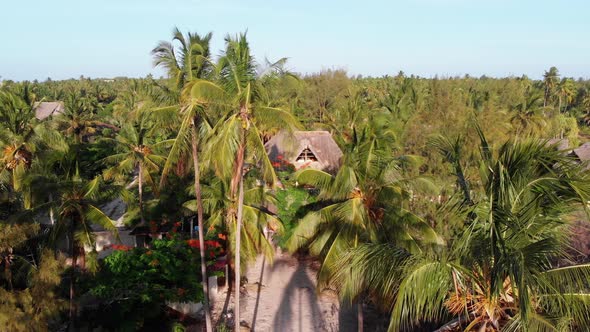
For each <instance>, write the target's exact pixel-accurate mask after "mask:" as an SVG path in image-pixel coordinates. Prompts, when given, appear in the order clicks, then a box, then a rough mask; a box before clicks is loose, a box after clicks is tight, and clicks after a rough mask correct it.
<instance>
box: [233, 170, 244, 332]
mask: <svg viewBox="0 0 590 332" xmlns="http://www.w3.org/2000/svg"><path fill="white" fill-rule="evenodd" d="M240 174H241V176H240V187H239V194H238V218H237V219H238V220H237V225H236V258H235V266H236V268H235V271H234V274H235V279H236V280H235V283H236V287H235V290H234V298H235V300H234V303H235V304H234V315H235V327H234V331H239V330H240V277H241V270H240V268H241V267H240V247H241V245H242V239H241V237H242V215H243V210H244V177H243V171H240Z"/></svg>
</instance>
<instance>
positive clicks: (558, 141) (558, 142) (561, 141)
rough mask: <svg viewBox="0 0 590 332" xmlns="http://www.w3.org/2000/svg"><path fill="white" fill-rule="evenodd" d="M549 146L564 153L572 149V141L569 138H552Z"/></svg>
mask: <svg viewBox="0 0 590 332" xmlns="http://www.w3.org/2000/svg"><path fill="white" fill-rule="evenodd" d="M547 145H549V146H555V147H557V150H559V151H564V150H568V149H569V148H570V141H569V140H568V139H567V138H552V139H550V140H548V141H547Z"/></svg>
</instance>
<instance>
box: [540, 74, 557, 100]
mask: <svg viewBox="0 0 590 332" xmlns="http://www.w3.org/2000/svg"><path fill="white" fill-rule="evenodd" d="M558 80H559V71H558V70H557V68H555V67H551V68H549V71H546V72H545V74H544V75H543V85H544V86H545V94H544V98H543V107H547V105H548V104H549V99H550V98H551V96H552V94H553V89H555V86H556V85H557V83H558Z"/></svg>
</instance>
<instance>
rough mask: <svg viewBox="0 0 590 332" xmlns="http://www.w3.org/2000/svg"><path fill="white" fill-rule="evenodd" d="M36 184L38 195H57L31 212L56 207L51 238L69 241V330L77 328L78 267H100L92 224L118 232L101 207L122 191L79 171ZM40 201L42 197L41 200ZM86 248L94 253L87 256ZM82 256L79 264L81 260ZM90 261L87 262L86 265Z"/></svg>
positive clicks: (39, 177)
mask: <svg viewBox="0 0 590 332" xmlns="http://www.w3.org/2000/svg"><path fill="white" fill-rule="evenodd" d="M32 183H33V185H34V186H35V187H36V188H37V189H38V193H37V195H39V196H44V195H47V194H46V193H51V194H52V195H55V196H54V197H53V198H54V199H53V200H51V201H49V202H48V203H45V204H41V205H39V206H37V207H36V208H35V209H34V210H32V211H31V212H35V211H39V210H44V209H54V210H55V211H56V212H57V215H58V219H57V222H56V224H55V225H54V227H53V229H52V240H53V242H54V243H56V242H57V241H58V239H61V238H63V236H65V237H66V238H67V240H68V245H69V251H70V256H71V270H70V306H69V317H70V329H72V330H73V329H74V319H75V315H76V306H75V296H76V295H75V280H76V274H77V267H78V266H80V265H81V266H82V267H83V268H86V267H88V268H89V269H90V270H91V271H94V270H95V269H96V267H97V261H96V245H95V236H94V233H93V228H92V227H93V226H99V227H102V228H103V229H105V230H107V231H111V232H114V233H115V234H116V232H117V229H116V227H115V223H114V221H113V220H111V219H110V218H109V217H108V216H107V215H106V214H105V213H104V212H102V211H101V210H100V208H99V207H98V206H99V204H101V203H104V202H106V201H108V200H110V199H112V198H113V197H115V196H116V195H118V194H120V192H121V191H120V188H118V187H115V186H107V185H105V184H103V183H102V181H101V179H100V178H99V177H97V178H95V179H93V180H90V181H88V180H84V179H82V178H80V176H79V175H78V172H76V174H75V175H73V176H71V177H69V178H65V179H64V178H61V177H58V176H56V175H55V174H49V173H48V174H39V175H37V176H35V178H34V179H33V180H32ZM40 201H41V200H40ZM85 247H86V248H90V250H91V253H90V255H88V256H87V254H86V251H85ZM79 258H80V259H81V262H80V263H79V261H78V259H79ZM87 263H88V265H87Z"/></svg>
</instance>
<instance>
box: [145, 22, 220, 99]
mask: <svg viewBox="0 0 590 332" xmlns="http://www.w3.org/2000/svg"><path fill="white" fill-rule="evenodd" d="M172 35H173V37H172V42H167V41H161V42H160V43H159V44H158V46H156V47H155V48H154V49H153V50H152V55H153V57H154V66H156V67H158V66H159V67H163V68H164V69H166V71H167V72H168V77H169V78H171V79H172V80H173V83H174V87H175V88H176V90H177V91H181V90H182V89H183V88H184V86H185V84H186V83H188V82H190V81H192V80H193V79H196V78H203V77H205V76H206V75H207V73H208V71H209V70H210V66H209V65H208V63H209V62H210V60H209V43H210V41H211V37H213V34H212V33H211V32H209V33H207V34H205V35H203V36H201V35H199V34H197V33H191V32H189V33H187V35H186V36H185V35H183V34H182V32H180V30H178V28H174V31H173V32H172ZM175 43H177V44H178V47H175V45H174V44H175Z"/></svg>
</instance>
